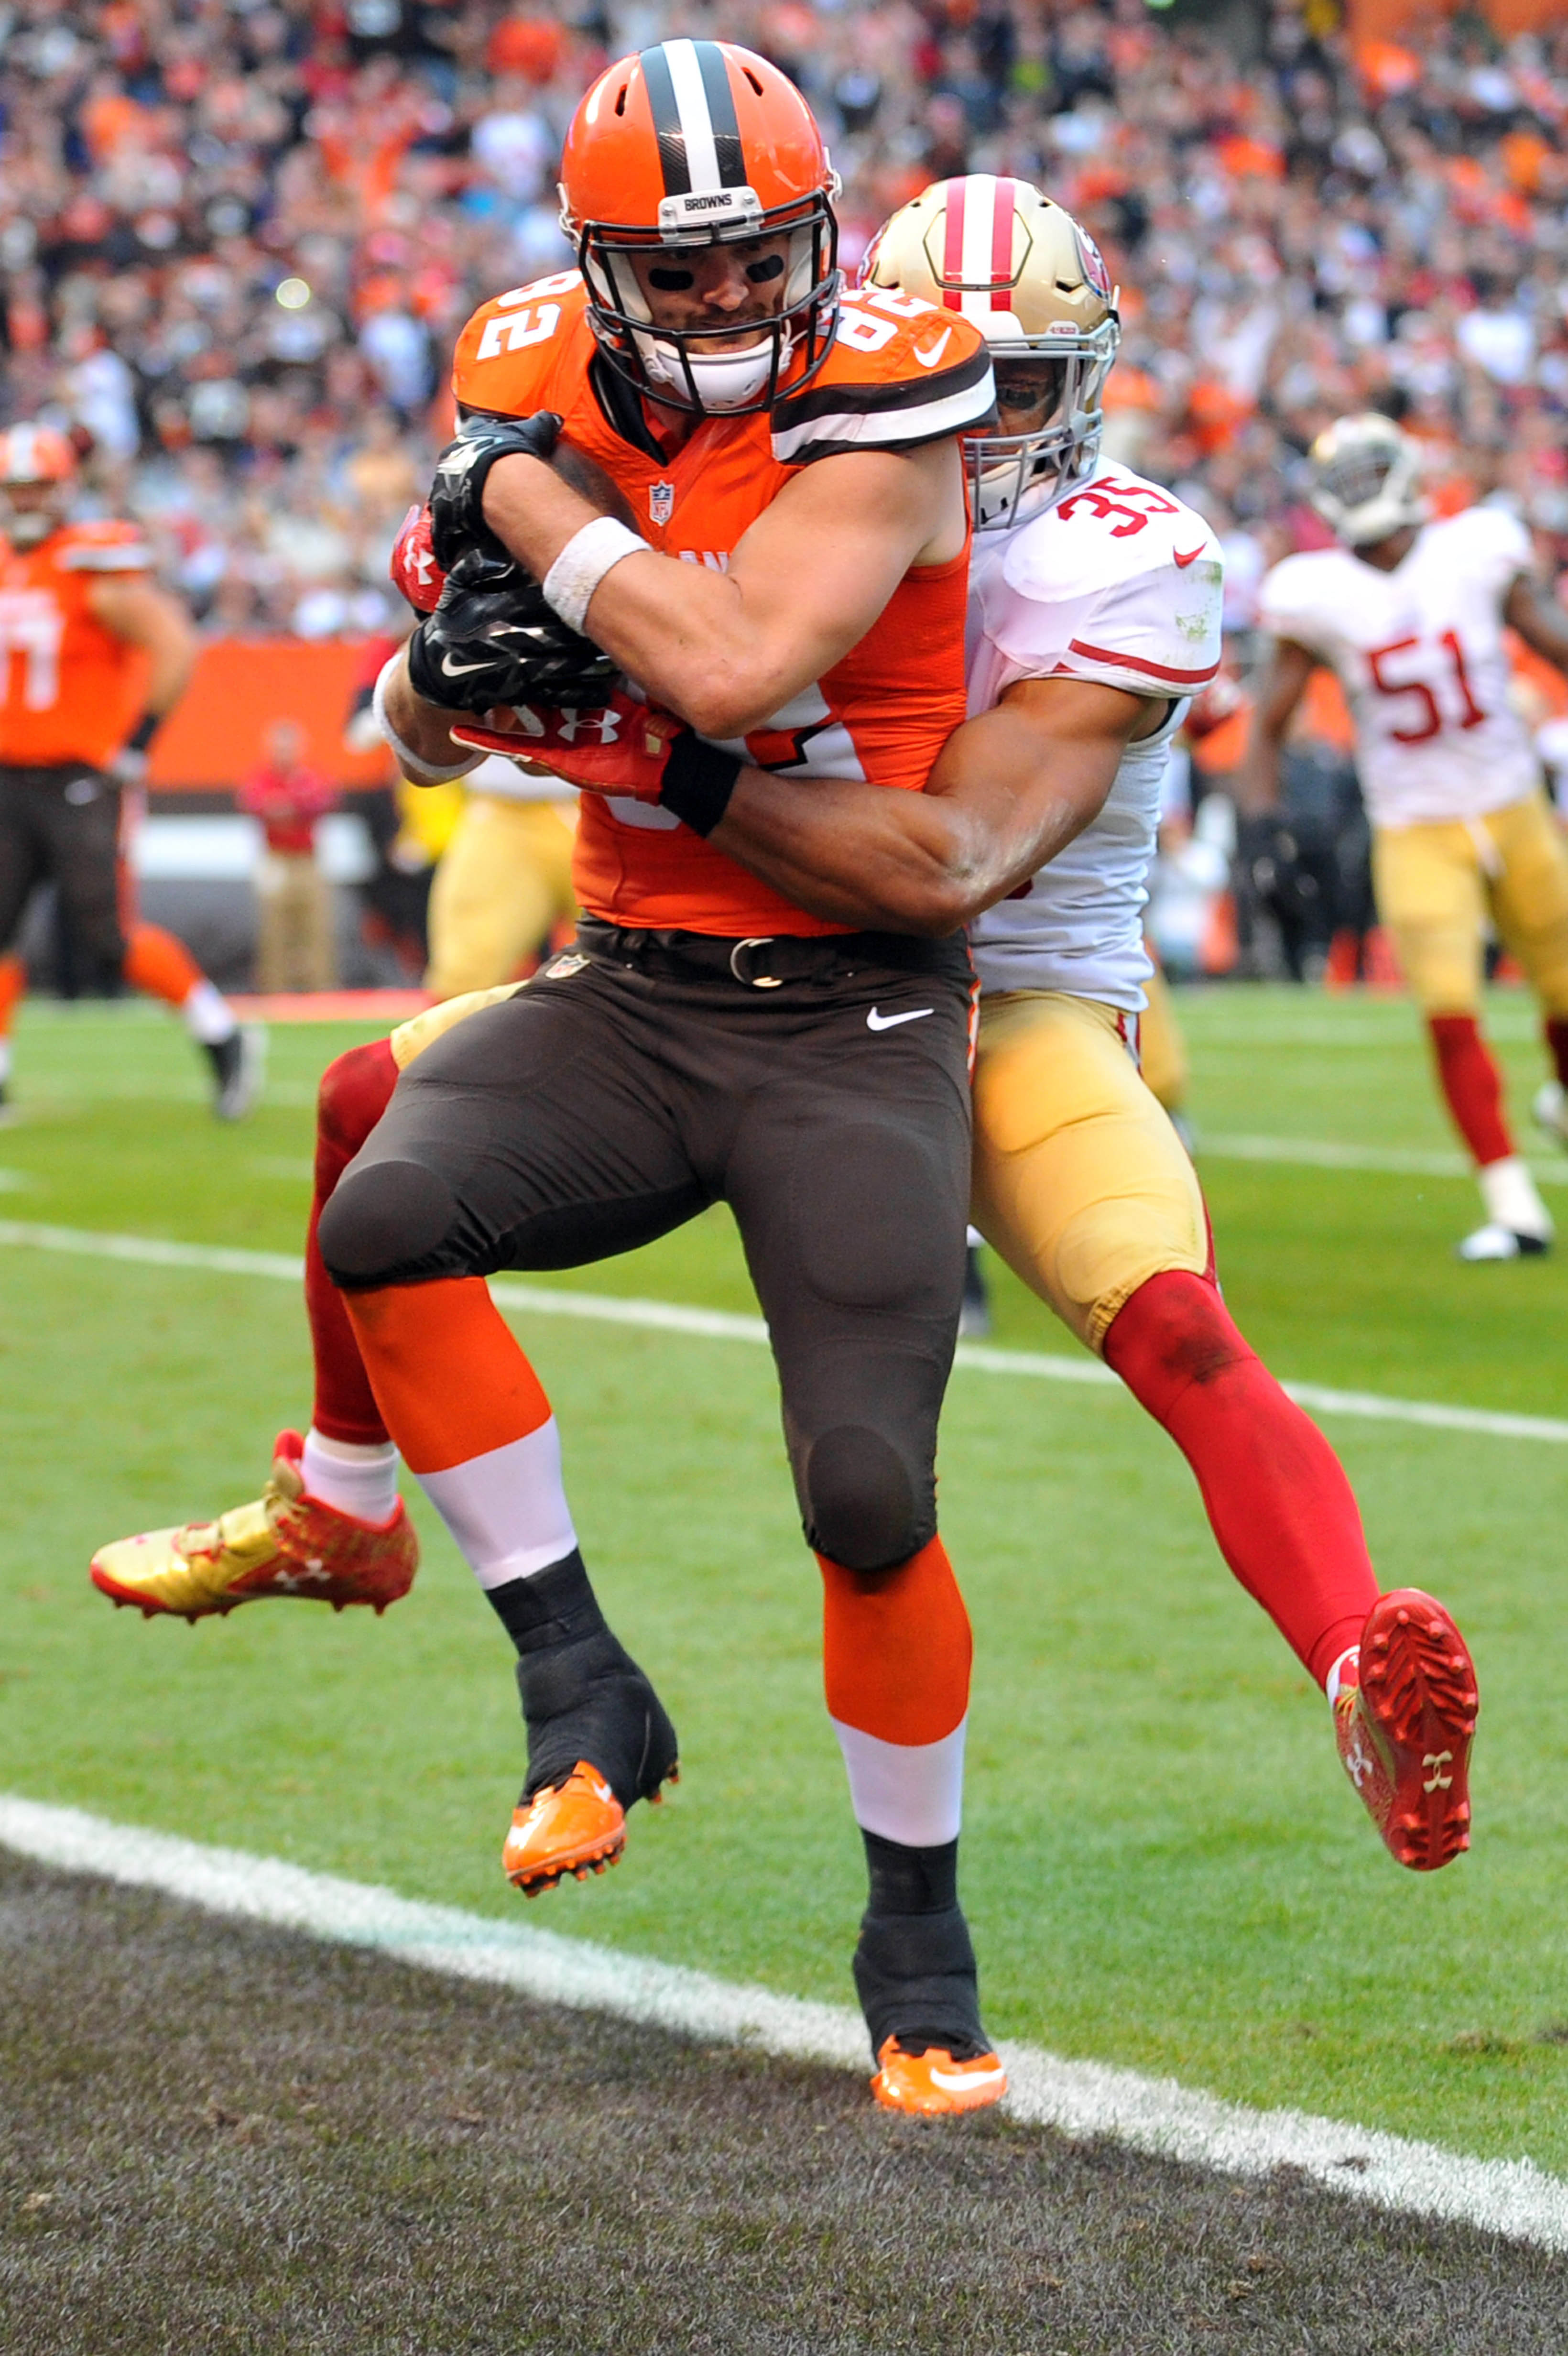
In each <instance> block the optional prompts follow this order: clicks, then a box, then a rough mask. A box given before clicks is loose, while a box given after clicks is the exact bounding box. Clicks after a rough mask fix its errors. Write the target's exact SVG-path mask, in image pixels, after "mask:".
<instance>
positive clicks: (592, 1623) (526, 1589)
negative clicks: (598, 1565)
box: [485, 1547, 607, 1656]
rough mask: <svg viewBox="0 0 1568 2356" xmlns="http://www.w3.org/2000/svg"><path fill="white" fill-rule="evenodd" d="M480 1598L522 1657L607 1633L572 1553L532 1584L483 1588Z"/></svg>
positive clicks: (579, 1562)
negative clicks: (483, 1597)
mask: <svg viewBox="0 0 1568 2356" xmlns="http://www.w3.org/2000/svg"><path fill="white" fill-rule="evenodd" d="M485 1596H486V1597H487V1599H488V1601H489V1603H490V1607H491V1609H492V1611H493V1612H495V1613H496V1617H497V1619H498V1620H499V1621H500V1622H501V1625H502V1627H503V1628H505V1630H506V1632H507V1635H508V1636H509V1637H510V1638H511V1640H512V1642H513V1644H515V1645H516V1647H517V1652H518V1653H519V1655H524V1656H526V1655H528V1654H529V1653H537V1652H539V1651H541V1650H542V1649H543V1648H544V1647H545V1646H547V1645H549V1644H571V1642H572V1640H573V1639H574V1638H575V1637H578V1636H597V1635H600V1634H603V1633H607V1630H606V1628H605V1621H604V1614H603V1612H601V1611H600V1609H599V1598H598V1597H597V1596H596V1595H595V1594H594V1592H593V1590H592V1586H591V1584H590V1583H589V1578H588V1573H587V1571H586V1570H585V1569H584V1568H583V1562H582V1557H581V1554H580V1553H579V1552H578V1550H577V1548H576V1547H572V1549H571V1553H570V1554H569V1555H563V1556H562V1557H561V1558H560V1561H559V1562H552V1563H551V1564H550V1565H549V1568H548V1569H545V1570H541V1571H538V1572H536V1573H535V1575H534V1577H533V1578H532V1579H509V1580H507V1583H506V1585H505V1586H504V1587H487V1588H486V1589H485Z"/></svg>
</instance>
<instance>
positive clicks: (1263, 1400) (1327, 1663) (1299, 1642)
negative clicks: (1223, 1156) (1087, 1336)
mask: <svg viewBox="0 0 1568 2356" xmlns="http://www.w3.org/2000/svg"><path fill="white" fill-rule="evenodd" d="M1105 1360H1106V1364H1107V1365H1110V1366H1112V1367H1113V1368H1114V1369H1115V1372H1116V1373H1117V1374H1118V1375H1119V1376H1121V1378H1122V1380H1123V1382H1125V1384H1126V1386H1127V1388H1128V1389H1129V1390H1130V1391H1131V1392H1132V1394H1133V1397H1134V1398H1136V1400H1137V1401H1138V1403H1139V1405H1140V1406H1142V1407H1145V1408H1147V1409H1148V1412H1149V1413H1150V1415H1152V1416H1153V1418H1154V1419H1155V1421H1156V1422H1157V1423H1159V1424H1163V1425H1164V1427H1165V1429H1166V1430H1167V1431H1168V1432H1169V1434H1170V1436H1171V1438H1172V1440H1175V1442H1176V1444H1177V1446H1178V1448H1179V1449H1180V1451H1181V1452H1182V1454H1183V1455H1184V1456H1185V1457H1186V1459H1187V1461H1188V1462H1189V1464H1190V1465H1191V1467H1192V1470H1193V1472H1195V1473H1196V1474H1197V1476H1198V1486H1199V1488H1200V1490H1201V1491H1202V1494H1203V1504H1204V1507H1205V1510H1206V1511H1207V1513H1208V1515H1209V1521H1210V1526H1211V1528H1212V1530H1213V1532H1214V1537H1215V1538H1216V1540H1217V1542H1218V1544H1219V1547H1220V1551H1221V1554H1222V1555H1223V1556H1224V1558H1225V1560H1226V1561H1227V1562H1228V1563H1229V1565H1230V1567H1231V1569H1232V1571H1234V1573H1235V1575H1236V1577H1237V1578H1238V1579H1239V1580H1241V1582H1242V1585H1243V1587H1244V1588H1245V1589H1246V1590H1247V1593H1248V1594H1249V1595H1250V1596H1252V1597H1253V1600H1254V1601H1256V1602H1258V1603H1261V1604H1262V1605H1263V1608H1264V1611H1265V1612H1267V1613H1268V1615H1269V1617H1270V1619H1271V1620H1272V1621H1273V1622H1274V1623H1275V1627H1276V1628H1277V1629H1278V1630H1279V1632H1280V1634H1281V1635H1282V1636H1283V1637H1284V1638H1285V1643H1286V1644H1288V1645H1289V1646H1290V1648H1291V1650H1292V1651H1293V1652H1294V1653H1295V1654H1296V1657H1297V1658H1298V1659H1299V1660H1301V1661H1302V1662H1303V1663H1305V1665H1306V1666H1307V1671H1308V1672H1309V1674H1310V1675H1311V1676H1312V1677H1313V1678H1314V1679H1315V1680H1316V1681H1317V1684H1318V1685H1322V1684H1324V1682H1325V1681H1326V1679H1327V1677H1328V1672H1329V1670H1330V1669H1331V1668H1332V1667H1333V1665H1334V1663H1335V1662H1336V1661H1337V1660H1338V1659H1339V1655H1340V1654H1341V1653H1343V1652H1345V1651H1346V1650H1347V1649H1348V1648H1349V1646H1350V1645H1351V1644H1357V1643H1359V1642H1360V1633H1361V1629H1362V1627H1363V1625H1364V1623H1365V1621H1366V1617H1367V1614H1368V1612H1370V1611H1371V1608H1372V1605H1373V1604H1374V1603H1375V1602H1376V1601H1377V1597H1378V1582H1377V1579H1376V1577H1375V1575H1374V1573H1373V1570H1372V1566H1371V1561H1370V1560H1369V1558H1368V1555H1367V1542H1366V1538H1365V1537H1364V1536H1363V1534H1362V1530H1361V1517H1360V1513H1359V1512H1358V1511H1357V1507H1356V1500H1355V1498H1354V1496H1353V1495H1352V1494H1351V1491H1350V1484H1349V1481H1347V1479H1346V1478H1345V1473H1344V1469H1343V1467H1342V1466H1341V1464H1340V1462H1339V1458H1338V1457H1337V1456H1336V1455H1335V1453H1334V1451H1333V1450H1332V1449H1331V1448H1330V1447H1329V1445H1328V1441H1327V1440H1325V1439H1324V1437H1323V1434H1322V1433H1321V1432H1320V1431H1319V1430H1318V1429H1317V1425H1316V1424H1315V1423H1314V1422H1313V1421H1312V1420H1311V1419H1310V1418H1309V1417H1308V1416H1306V1415H1304V1414H1303V1413H1302V1411H1301V1409H1300V1408H1298V1407H1296V1405H1295V1404H1294V1403H1293V1402H1292V1401H1291V1400H1290V1399H1288V1398H1286V1397H1285V1393H1284V1392H1283V1391H1282V1390H1281V1388H1280V1387H1279V1385H1278V1384H1277V1383H1276V1382H1275V1378H1274V1376H1272V1375H1271V1374H1270V1373H1269V1370H1268V1368H1267V1367H1266V1366H1265V1365H1264V1363H1263V1361H1262V1359H1261V1358H1259V1357H1258V1356H1257V1355H1256V1354H1255V1353H1254V1352H1253V1351H1252V1350H1250V1349H1249V1348H1248V1346H1247V1344H1246V1343H1245V1342H1244V1341H1243V1338H1242V1336H1241V1334H1240V1333H1238V1332H1237V1330H1236V1327H1235V1325H1234V1324H1233V1323H1232V1320H1231V1317H1230V1314H1229V1312H1227V1310H1226V1308H1225V1306H1224V1303H1223V1302H1222V1301H1221V1299H1220V1295H1219V1291H1218V1289H1217V1288H1216V1287H1215V1286H1214V1285H1212V1284H1211V1283H1210V1282H1209V1281H1208V1280H1206V1279H1204V1278H1203V1277H1200V1276H1191V1275H1189V1274H1188V1273H1187V1272H1186V1271H1185V1270H1176V1269H1170V1270H1168V1271H1167V1272H1166V1273H1165V1274H1164V1275H1161V1276H1153V1277H1150V1278H1149V1280H1148V1281H1147V1284H1141V1285H1140V1286H1139V1287H1138V1289H1137V1290H1136V1292H1135V1293H1134V1294H1133V1296H1132V1298H1131V1300H1130V1301H1127V1302H1126V1304H1125V1307H1123V1308H1122V1309H1121V1310H1120V1311H1119V1312H1117V1314H1116V1316H1115V1318H1114V1319H1113V1320H1112V1323H1111V1327H1110V1331H1109V1332H1108V1333H1106V1336H1105Z"/></svg>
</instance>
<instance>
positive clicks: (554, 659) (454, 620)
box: [409, 549, 621, 712]
mask: <svg viewBox="0 0 1568 2356" xmlns="http://www.w3.org/2000/svg"><path fill="white" fill-rule="evenodd" d="M620 676H621V674H620V669H619V667H618V666H617V665H616V664H615V663H614V662H613V660H612V659H611V658H610V656H608V655H607V654H604V653H603V652H602V651H601V649H600V648H598V647H596V646H595V645H594V643H593V641H592V638H585V637H583V636H582V634H581V631H580V630H574V629H572V628H571V627H570V626H569V625H568V624H566V623H565V622H563V621H562V620H561V618H560V615H559V614H557V613H555V612H554V611H553V610H552V609H551V608H550V607H549V605H546V603H545V599H544V592H543V590H542V589H540V587H539V584H538V583H537V582H534V581H530V580H529V578H528V574H527V573H524V572H522V571H521V569H520V568H519V567H518V566H517V565H515V564H513V563H512V562H511V561H510V559H509V558H508V559H505V560H503V561H500V562H497V561H496V560H495V559H492V558H490V557H487V556H485V555H484V554H483V553H482V552H480V551H479V550H477V549H471V550H470V551H469V552H468V554H467V555H466V556H461V557H459V558H458V560H457V562H456V563H455V564H454V565H453V568H452V570H451V572H450V573H448V575H447V581H446V586H445V588H444V589H443V591H442V594H441V603H440V605H437V607H436V609H435V611H434V613H433V614H427V615H426V616H425V617H424V619H423V621H422V622H421V624H420V626H419V627H418V629H417V630H416V631H415V632H414V634H413V637H411V639H410V640H409V679H410V681H411V685H412V687H413V690H414V692H415V694H416V695H421V696H422V697H423V698H424V700H425V701H426V702H427V703H438V704H443V705H445V706H447V707H448V709H452V710H456V711H459V712H488V711H490V710H491V709H492V708H493V707H494V706H495V705H496V704H510V703H543V704H548V705H549V706H550V707H551V708H552V709H555V710H559V711H564V712H570V711H575V710H578V709H580V708H581V707H582V706H583V705H599V704H604V703H608V702H609V701H610V697H611V695H612V693H613V690H614V687H615V684H616V682H617V680H619V678H620Z"/></svg>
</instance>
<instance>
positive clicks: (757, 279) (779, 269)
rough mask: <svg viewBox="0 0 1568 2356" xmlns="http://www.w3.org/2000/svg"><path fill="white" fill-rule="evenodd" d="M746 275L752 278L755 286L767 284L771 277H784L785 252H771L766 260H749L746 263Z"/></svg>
mask: <svg viewBox="0 0 1568 2356" xmlns="http://www.w3.org/2000/svg"><path fill="white" fill-rule="evenodd" d="M746 275H747V277H748V278H749V279H750V280H751V282H752V285H753V286H765V285H766V284H767V283H768V281H769V279H770V278H782V277H783V275H784V256H783V254H782V253H770V254H769V256H768V258H767V260H766V261H765V262H747V264H746Z"/></svg>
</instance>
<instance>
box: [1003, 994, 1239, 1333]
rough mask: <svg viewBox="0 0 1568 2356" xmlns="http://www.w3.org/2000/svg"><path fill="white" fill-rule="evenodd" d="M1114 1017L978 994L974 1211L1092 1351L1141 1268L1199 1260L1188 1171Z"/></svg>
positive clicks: (1071, 1004) (1206, 1259) (1022, 997)
mask: <svg viewBox="0 0 1568 2356" xmlns="http://www.w3.org/2000/svg"><path fill="white" fill-rule="evenodd" d="M1124 1020H1125V1018H1124V1017H1122V1016H1120V1015H1118V1014H1117V1012H1116V1010H1115V1007H1111V1006H1102V1005H1100V1004H1099V1003H1098V1002H1097V1001H1094V1000H1092V999H1086V998H1069V997H1067V996H1065V995H1063V994H1062V993H1061V992H1059V991H998V992H997V993H996V994H995V995H994V996H990V997H987V998H983V999H982V1000H981V1001H980V1044H979V1052H978V1055H977V1059H976V1067H975V1165H974V1193H973V1215H974V1220H975V1224H976V1226H977V1227H978V1228H979V1230H980V1232H981V1234H982V1235H983V1236H985V1237H986V1238H987V1242H989V1243H990V1244H992V1245H993V1246H994V1247H995V1248H996V1249H997V1251H999V1252H1000V1253H1001V1255H1002V1258H1004V1259H1005V1260H1006V1261H1007V1262H1008V1266H1009V1267H1010V1268H1011V1269H1014V1270H1015V1271H1016V1273H1017V1274H1018V1275H1019V1276H1020V1277H1021V1278H1022V1279H1023V1280H1024V1282H1025V1283H1026V1284H1027V1285H1028V1286H1029V1289H1030V1290H1031V1291H1034V1292H1038V1293H1039V1295H1040V1299H1041V1300H1042V1301H1047V1302H1049V1304H1050V1305H1051V1308H1052V1309H1054V1310H1055V1312H1056V1313H1057V1315H1058V1316H1059V1317H1060V1318H1061V1321H1062V1323H1063V1324H1065V1325H1069V1326H1071V1327H1072V1331H1073V1333H1076V1334H1077V1335H1078V1337H1079V1339H1080V1341H1082V1342H1086V1343H1087V1344H1089V1346H1090V1348H1091V1349H1093V1350H1098V1349H1099V1348H1100V1347H1101V1345H1102V1344H1103V1343H1104V1338H1105V1331H1106V1328H1107V1327H1108V1326H1109V1324H1110V1323H1111V1320H1112V1319H1113V1318H1114V1317H1115V1314H1116V1312H1117V1311H1118V1310H1119V1309H1120V1308H1121V1307H1122V1306H1123V1304H1124V1302H1125V1301H1127V1300H1128V1299H1130V1297H1131V1296H1132V1294H1133V1293H1135V1292H1136V1290H1137V1289H1138V1287H1139V1286H1140V1285H1141V1284H1146V1283H1147V1281H1148V1280H1149V1278H1150V1277H1151V1276H1157V1275H1159V1274H1160V1273H1161V1272H1162V1271H1163V1270H1164V1269H1188V1270H1189V1271H1190V1272H1191V1273H1192V1274H1194V1275H1199V1276H1200V1275H1202V1274H1203V1273H1204V1272H1205V1271H1206V1270H1207V1269H1208V1267H1209V1265H1210V1245H1209V1222H1208V1218H1207V1215H1206V1214H1205V1211H1204V1208H1203V1196H1202V1194H1201V1192H1200V1188H1199V1184H1198V1175H1197V1173H1196V1172H1195V1171H1194V1169H1193V1167H1192V1163H1191V1162H1190V1161H1189V1158H1188V1156H1187V1154H1186V1152H1185V1151H1183V1148H1182V1144H1181V1141H1180V1139H1179V1137H1178V1136H1177V1134H1176V1131H1175V1130H1174V1129H1173V1128H1172V1127H1171V1125H1170V1122H1169V1120H1168V1118H1167V1116H1166V1114H1165V1112H1164V1110H1163V1108H1161V1106H1160V1105H1159V1104H1158V1103H1157V1101H1156V1099H1155V1098H1154V1096H1153V1094H1152V1092H1151V1091H1150V1090H1149V1088H1148V1087H1146V1085H1145V1084H1144V1082H1143V1080H1142V1079H1141V1078H1140V1077H1139V1076H1138V1071H1137V1066H1136V1064H1135V1063H1134V1061H1133V1057H1132V1053H1131V1050H1130V1049H1129V1047H1128V1046H1127V1044H1126V1042H1125V1038H1124V1036H1123V1027H1122V1026H1123V1023H1124Z"/></svg>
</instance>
